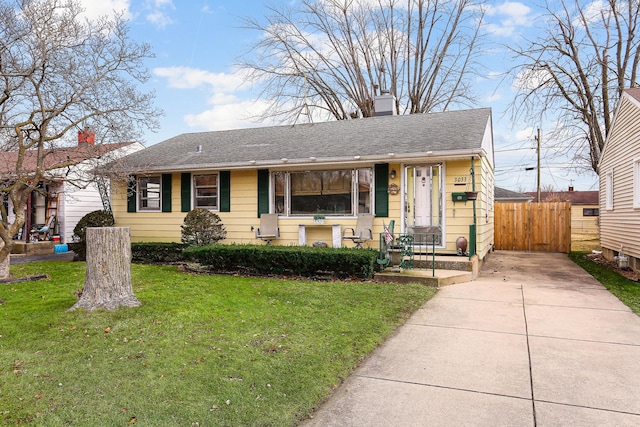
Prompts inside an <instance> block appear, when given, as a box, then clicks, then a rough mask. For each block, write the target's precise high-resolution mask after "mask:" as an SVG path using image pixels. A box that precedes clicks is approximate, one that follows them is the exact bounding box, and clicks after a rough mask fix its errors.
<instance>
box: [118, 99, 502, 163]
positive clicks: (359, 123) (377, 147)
mask: <svg viewBox="0 0 640 427" xmlns="http://www.w3.org/2000/svg"><path fill="white" fill-rule="evenodd" d="M490 118H491V109H490V108H481V109H472V110H461V111H447V112H441V113H429V114H413V115H403V116H383V117H372V118H366V119H357V120H342V121H333V122H324V123H312V124H299V125H293V126H273V127H259V128H252V129H236V130H227V131H216V132H199V133H185V134H182V135H178V136H176V137H173V138H171V139H168V140H166V141H163V142H160V143H158V144H156V145H153V146H151V147H148V148H146V149H144V150H142V151H140V152H137V153H133V154H131V155H129V156H128V157H127V158H126V161H127V164H128V165H129V166H130V167H131V169H134V170H146V171H177V170H197V169H207V168H212V169H213V168H234V167H265V166H273V165H282V164H283V163H284V162H283V160H282V159H287V161H286V162H287V164H289V165H292V164H296V163H303V162H304V163H309V159H310V158H316V159H317V161H318V162H331V161H344V160H345V159H354V158H356V156H360V157H361V158H362V159H363V160H364V159H368V160H375V159H383V158H384V159H389V153H394V154H395V155H396V156H397V157H398V158H401V157H403V156H415V155H416V154H420V153H422V154H424V153H427V152H432V153H431V154H432V155H433V156H438V155H441V156H443V155H447V154H451V153H462V152H467V153H471V152H480V150H481V147H482V142H483V136H484V134H485V131H486V128H487V124H488V123H489V121H490ZM198 146H202V151H201V152H199V153H198V152H197V150H198ZM487 154H489V153H487Z"/></svg>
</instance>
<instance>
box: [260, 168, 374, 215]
mask: <svg viewBox="0 0 640 427" xmlns="http://www.w3.org/2000/svg"><path fill="white" fill-rule="evenodd" d="M361 169H368V170H370V174H371V183H370V184H371V186H370V188H369V200H370V202H369V203H370V206H369V211H370V213H371V214H373V212H374V210H375V203H376V201H375V171H374V168H372V167H356V168H344V169H342V168H341V169H331V168H327V169H317V170H316V169H313V170H310V171H302V172H315V171H318V172H324V171H327V172H330V171H333V170H345V171H351V210H352V212H353V213H351V214H338V215H330V214H326V216H327V217H330V218H334V219H336V218H356V217H357V216H358V214H359V213H360V212H359V209H358V208H359V203H358V197H359V193H358V189H359V186H358V179H359V176H358V170H361ZM296 172H301V171H296V170H287V171H273V172H272V173H271V174H270V175H269V180H270V182H269V207H270V212H274V211H275V196H274V195H275V185H274V182H275V181H274V178H273V176H274V174H275V173H284V177H285V179H284V212H282V213H279V215H280V216H281V217H285V218H296V219H298V218H308V217H310V216H313V215H311V214H292V213H291V173H296Z"/></svg>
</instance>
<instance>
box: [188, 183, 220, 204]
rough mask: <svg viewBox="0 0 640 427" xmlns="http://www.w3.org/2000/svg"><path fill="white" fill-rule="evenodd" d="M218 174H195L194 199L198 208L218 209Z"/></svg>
mask: <svg viewBox="0 0 640 427" xmlns="http://www.w3.org/2000/svg"><path fill="white" fill-rule="evenodd" d="M218 194H219V191H218V174H206V175H194V176H193V201H194V206H195V207H196V208H205V209H211V210H218V206H219V203H218Z"/></svg>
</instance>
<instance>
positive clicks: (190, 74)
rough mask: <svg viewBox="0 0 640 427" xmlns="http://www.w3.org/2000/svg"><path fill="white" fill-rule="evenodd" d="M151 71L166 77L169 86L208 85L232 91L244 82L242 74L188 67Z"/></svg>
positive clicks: (194, 87) (218, 89) (224, 90)
mask: <svg viewBox="0 0 640 427" xmlns="http://www.w3.org/2000/svg"><path fill="white" fill-rule="evenodd" d="M153 73H154V74H155V75H157V76H159V77H164V78H166V79H167V81H168V83H169V87H170V88H175V89H196V88H199V87H203V86H208V87H209V88H210V89H211V90H212V91H213V92H221V91H222V92H234V91H236V90H238V89H240V88H241V86H242V85H243V84H244V83H245V81H246V78H245V76H244V74H242V73H240V72H238V73H232V74H228V73H211V72H209V71H206V70H200V69H197V68H189V67H165V68H155V69H154V70H153Z"/></svg>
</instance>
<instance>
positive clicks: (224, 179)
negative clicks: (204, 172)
mask: <svg viewBox="0 0 640 427" xmlns="http://www.w3.org/2000/svg"><path fill="white" fill-rule="evenodd" d="M220 212H231V172H229V171H220Z"/></svg>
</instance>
